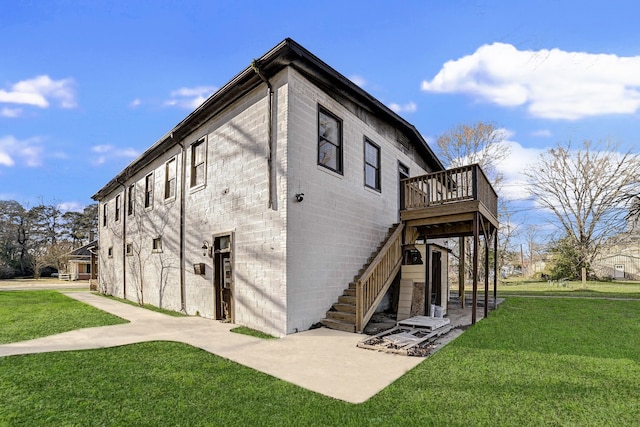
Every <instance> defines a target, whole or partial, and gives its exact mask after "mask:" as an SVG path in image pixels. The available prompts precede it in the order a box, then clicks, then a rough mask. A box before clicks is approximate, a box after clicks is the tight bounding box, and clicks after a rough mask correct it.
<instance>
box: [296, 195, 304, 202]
mask: <svg viewBox="0 0 640 427" xmlns="http://www.w3.org/2000/svg"><path fill="white" fill-rule="evenodd" d="M303 200H304V193H298V194H296V202H301V201H303Z"/></svg>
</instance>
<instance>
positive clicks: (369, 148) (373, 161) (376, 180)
mask: <svg viewBox="0 0 640 427" xmlns="http://www.w3.org/2000/svg"><path fill="white" fill-rule="evenodd" d="M364 185H366V186H367V187H369V188H373V189H374V190H378V191H380V147H378V146H377V145H376V144H374V143H373V142H371V141H369V140H368V139H366V138H365V140H364Z"/></svg>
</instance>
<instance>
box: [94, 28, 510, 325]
mask: <svg viewBox="0 0 640 427" xmlns="http://www.w3.org/2000/svg"><path fill="white" fill-rule="evenodd" d="M431 172H437V173H436V174H435V175H425V174H428V173H431ZM409 177H413V178H411V179H407V178H409ZM93 198H94V199H95V200H96V201H98V202H99V213H100V218H99V221H100V224H99V241H100V248H99V267H100V268H99V282H100V283H99V287H100V289H101V290H102V291H103V292H105V293H108V294H113V295H116V296H119V297H124V298H127V299H131V300H135V301H138V302H139V303H149V304H152V305H156V306H160V307H163V308H166V309H170V310H176V311H182V312H185V313H188V314H191V315H200V316H204V317H209V318H214V319H221V320H226V321H229V322H233V323H238V324H242V325H245V326H248V327H251V328H255V329H258V330H261V331H264V332H267V333H270V334H273V335H277V336H282V335H286V334H289V333H294V332H297V331H302V330H306V329H309V328H310V327H311V326H312V325H314V324H316V323H318V322H319V321H320V320H321V319H323V318H325V316H326V317H327V319H325V320H324V323H325V325H328V326H331V327H337V328H340V329H345V330H353V331H361V330H362V328H363V327H364V324H366V321H367V320H368V318H369V317H370V316H371V314H372V313H373V311H374V310H375V309H376V306H377V305H378V303H379V302H380V301H381V300H382V298H383V297H384V294H385V293H387V292H389V288H390V287H391V286H392V284H393V283H396V284H397V283H398V281H399V279H397V277H396V276H397V273H398V271H399V267H400V264H401V260H402V258H403V246H402V245H403V243H405V244H411V243H413V242H414V241H415V239H416V238H417V237H418V235H419V234H422V235H426V236H427V238H430V239H432V240H431V241H433V239H438V238H443V237H450V236H458V235H472V234H473V233H475V236H476V237H478V236H479V233H480V232H483V234H484V236H485V239H486V238H487V236H489V235H491V236H493V235H495V230H496V227H497V221H496V220H495V216H496V212H497V205H496V206H494V202H497V196H495V192H493V189H492V188H491V186H490V185H489V184H488V182H487V181H486V178H484V174H482V171H481V170H480V169H479V167H477V166H470V167H466V168H460V169H457V170H453V171H443V166H442V164H441V163H440V161H439V160H438V159H437V158H436V156H435V155H434V153H433V152H432V150H431V149H430V148H429V146H428V145H427V143H426V142H425V140H424V139H423V138H422V136H421V135H420V134H419V133H418V131H417V130H416V129H415V127H413V126H412V125H411V124H409V123H408V122H406V121H405V120H404V119H402V118H401V117H400V116H398V115H397V114H396V113H394V112H393V111H391V110H390V109H389V108H388V107H386V106H385V105H384V104H382V103H380V102H379V101H378V100H376V99H375V98H373V97H372V96H371V95H369V94H368V93H366V92H365V91H364V90H362V89H361V88H360V87H358V86H357V85H355V84H354V83H353V82H351V81H350V80H348V79H347V78H345V77H344V76H342V75H341V74H339V73H338V72H337V71H335V70H334V69H332V68H331V67H329V66H328V65H327V64H325V63H324V62H322V61H321V60H320V59H318V58H317V57H315V56H314V55H313V54H311V53H310V52H309V51H307V50H305V49H304V48H303V47H301V46H300V45H299V44H297V43H296V42H294V41H293V40H290V39H286V40H284V41H283V42H281V43H280V44H278V45H277V46H275V47H274V48H273V49H271V50H270V51H269V52H267V53H266V54H265V55H263V56H262V57H261V58H260V59H258V60H255V61H254V62H253V63H252V64H251V65H250V66H249V67H247V68H246V69H244V70H243V71H242V72H240V74H238V75H237V76H235V77H234V78H233V79H232V80H231V81H230V82H229V83H227V84H226V85H224V86H223V87H222V88H221V89H220V90H218V91H217V92H216V93H215V94H213V95H212V96H211V97H210V98H209V99H207V100H206V101H205V102H204V103H203V104H202V105H201V106H200V107H198V108H197V109H196V110H195V111H193V112H192V113H191V114H189V115H188V116H187V117H186V118H185V119H184V120H182V121H181V122H180V123H179V124H178V125H177V126H175V127H174V128H173V129H172V130H171V131H170V132H168V133H167V134H166V135H165V136H163V137H162V138H161V139H160V140H158V141H157V142H156V143H155V144H153V145H152V146H151V147H150V148H149V149H148V150H147V151H145V152H144V153H143V154H142V155H141V156H140V157H139V158H138V159H136V160H135V161H134V162H133V163H131V164H130V165H129V166H128V167H127V168H125V169H124V170H123V171H122V172H121V173H119V174H118V175H117V176H116V177H115V178H113V179H112V180H111V181H110V182H109V183H108V184H107V185H105V186H104V187H103V188H102V189H101V190H100V191H98V192H97V193H96V194H95V195H94V196H93ZM487 198H488V199H487ZM478 200H480V202H478ZM487 200H489V201H488V202H487ZM485 204H486V205H488V206H489V207H488V208H485V207H484V206H485ZM432 205H438V206H440V207H441V208H443V209H444V211H439V209H438V208H437V207H432ZM436 211H437V212H436ZM487 212H488V213H487ZM401 215H402V216H403V217H402V221H401ZM433 215H436V217H437V218H434V217H433ZM474 218H475V219H476V220H475V222H474ZM440 219H442V221H440ZM400 221H401V223H400V224H399V225H397V226H394V224H396V223H399V222H400ZM473 224H475V227H473ZM390 227H391V229H390ZM477 240H478V239H476V241H477ZM380 242H383V244H381V245H380V246H381V247H380V248H379V250H376V251H374V249H375V248H376V247H377V246H378V245H379V244H380ZM372 252H373V255H372ZM435 253H436V252H434V254H435ZM437 253H438V254H439V253H440V252H437ZM487 253H488V252H487ZM370 255H372V257H371V258H370ZM434 256H435V255H434ZM438 256H439V255H438ZM434 259H435V258H434ZM432 265H433V262H431V261H430V260H429V262H425V266H432ZM426 276H427V277H431V274H427V275H426ZM394 279H397V280H394ZM427 280H430V279H427ZM350 282H351V283H350ZM445 282H446V280H445ZM441 285H442V286H443V287H444V286H448V284H447V283H443V284H441ZM345 288H346V289H345ZM446 292H447V290H446V289H444V290H442V291H439V292H437V293H436V292H434V293H433V294H434V295H444V294H446ZM427 294H428V296H429V297H428V299H427V301H425V306H428V304H430V303H431V295H432V293H431V292H427ZM474 305H475V300H474ZM327 310H329V311H328V312H327ZM474 319H475V318H474Z"/></svg>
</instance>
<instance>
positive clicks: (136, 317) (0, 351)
mask: <svg viewBox="0 0 640 427" xmlns="http://www.w3.org/2000/svg"><path fill="white" fill-rule="evenodd" d="M65 294H66V295H68V296H69V297H71V298H74V299H76V300H78V301H82V302H84V303H87V304H89V305H92V306H94V307H96V308H99V309H101V310H103V311H106V312H108V313H111V314H114V315H116V316H119V317H121V318H123V319H127V320H129V321H130V322H131V323H128V324H123V325H114V326H102V327H97V328H86V329H79V330H75V331H70V332H64V333H61V334H57V335H52V336H49V337H44V338H38V339H34V340H30V341H22V342H18V343H11V344H4V345H0V356H12V355H20V354H30V353H46V352H52V351H70V350H86V349H95V348H105V347H115V346H120V345H126V344H133V343H138V342H146V341H178V342H183V343H186V344H189V345H192V346H194V347H198V348H201V349H203V350H206V351H208V352H210V353H213V354H216V355H218V356H221V357H224V358H227V359H230V360H233V361H235V362H237V363H240V364H242V365H245V366H248V367H250V368H253V369H256V370H258V371H261V372H264V373H267V374H269V375H272V376H274V377H276V378H279V379H282V380H284V381H288V382H290V383H293V384H296V385H298V386H300V387H304V388H306V389H309V390H312V391H315V392H317V393H321V394H324V395H326V396H330V397H333V398H336V399H340V400H344V401H347V402H351V403H361V402H364V401H366V400H367V399H369V398H370V397H372V396H374V395H375V394H376V393H378V392H379V391H381V390H382V389H383V388H385V387H387V386H388V385H389V384H391V383H392V382H393V381H395V380H396V379H398V378H399V377H400V376H402V375H403V374H404V373H406V372H408V371H409V370H411V369H412V368H414V367H415V366H416V365H418V364H419V363H420V362H422V361H423V360H424V359H422V358H419V357H406V356H399V355H394V354H387V353H377V352H374V351H368V350H363V349H359V348H357V347H356V344H357V343H358V342H359V341H360V340H361V339H362V338H363V336H362V335H359V334H351V333H346V332H340V331H334V330H331V329H326V328H320V329H314V330H310V331H305V332H300V333H297V334H293V335H288V336H286V337H284V338H280V339H274V340H263V339H260V338H254V337H250V336H246V335H241V334H236V333H233V332H229V330H230V329H232V328H233V327H234V326H236V325H230V324H225V323H220V322H217V321H214V320H209V319H203V318H200V317H172V316H167V315H165V314H161V313H156V312H153V311H150V310H147V309H143V308H140V307H135V306H131V305H129V304H124V303H121V302H118V301H115V300H111V299H108V298H104V297H102V296H99V295H94V294H91V293H88V292H65Z"/></svg>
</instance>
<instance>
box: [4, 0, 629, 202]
mask: <svg viewBox="0 0 640 427" xmlns="http://www.w3.org/2000/svg"><path fill="white" fill-rule="evenodd" d="M0 1H1V6H2V7H1V9H0V10H1V13H0V200H2V199H4V200H7V199H15V200H17V201H19V202H21V203H23V204H28V205H31V206H33V205H34V204H36V203H38V202H39V200H41V199H42V200H43V201H44V202H45V203H56V204H60V205H61V206H62V207H63V208H64V209H74V210H75V209H81V208H82V207H83V206H85V205H87V204H89V203H91V202H92V200H91V198H90V197H91V195H92V194H94V193H95V192H96V191H97V190H99V189H100V188H101V187H102V186H103V185H104V184H106V183H107V182H108V181H109V180H110V179H111V178H112V177H113V176H114V175H115V174H116V173H118V172H119V171H120V170H122V168H124V167H125V166H126V165H127V164H128V163H129V162H130V161H131V160H133V159H134V158H135V157H136V156H137V155H139V154H140V153H141V152H142V151H144V150H145V149H146V148H148V147H149V146H150V145H151V144H153V143H154V142H155V141H156V140H157V139H158V138H160V137H161V136H162V135H163V134H164V133H166V132H167V131H169V130H170V129H171V128H172V127H173V126H174V125H175V124H177V123H178V122H179V121H180V120H181V119H182V118H184V117H185V116H186V115H187V114H188V113H189V112H190V111H191V110H192V109H193V108H195V107H196V106H197V105H198V103H199V102H201V101H202V100H204V97H206V96H208V95H210V94H211V93H212V92H213V91H215V90H216V88H218V87H220V86H222V85H223V84H225V83H226V82H227V81H229V80H230V79H231V78H232V77H233V76H234V75H235V74H237V73H238V72H239V71H241V70H242V69H244V68H245V67H247V66H248V65H249V64H250V63H251V61H252V59H254V58H257V57H259V56H261V55H262V54H264V53H265V52H266V51H267V50H269V49H270V48H271V47H273V46H274V45H276V44H277V43H278V42H280V41H281V40H282V39H284V38H286V37H291V38H293V39H294V40H296V41H297V42H299V43H300V44H302V45H303V46H304V47H306V48H307V49H309V50H310V51H311V52H313V53H314V54H316V55H317V56H318V57H320V58H321V59H322V60H324V61H325V62H327V63H328V64H329V65H331V66H332V67H333V68H335V69H336V70H338V71H339V72H341V73H342V74H344V75H345V76H347V77H349V78H351V79H352V80H354V81H355V82H356V83H358V84H359V85H361V86H362V87H363V88H364V89H365V90H367V91H368V92H370V93H371V94H372V95H373V96H375V97H376V98H378V99H379V100H380V101H382V102H383V103H385V104H387V105H389V106H391V107H392V108H394V109H396V110H397V111H398V112H399V113H400V114H401V115H402V116H403V117H405V118H406V119H407V120H408V121H409V122H410V123H412V124H414V125H415V126H416V127H417V128H418V129H419V130H420V132H421V133H422V134H423V135H424V136H425V138H427V139H428V140H435V138H437V136H438V135H439V134H441V133H443V132H444V131H446V130H447V129H449V128H451V127H452V126H453V125H455V124H457V123H472V122H475V121H478V120H481V121H490V122H495V123H496V124H497V125H498V126H500V127H502V128H504V129H505V130H506V131H507V134H508V143H509V144H510V146H511V153H512V154H511V156H510V158H509V160H508V161H507V162H505V164H504V165H503V171H504V172H505V174H506V175H507V178H508V179H509V185H507V187H506V191H507V192H508V193H509V194H508V197H512V198H518V197H523V196H524V195H523V194H522V189H521V187H519V186H518V185H516V182H517V181H518V179H520V178H519V176H518V172H519V171H521V170H522V169H523V168H525V167H526V166H527V165H528V164H531V162H533V161H534V160H535V158H536V156H537V155H538V154H539V153H540V152H541V151H542V150H544V149H545V148H549V147H551V146H553V145H555V144H556V143H558V142H562V141H567V140H573V141H577V142H580V141H582V140H584V139H592V140H601V139H613V140H615V141H619V142H620V143H622V144H623V146H625V147H627V148H631V149H632V150H634V151H636V152H637V151H638V150H640V141H639V138H640V137H639V135H640V25H638V23H637V16H638V12H639V11H640V6H638V5H637V3H636V2H634V1H626V0H623V1H614V2H612V1H588V0H587V1H585V0H582V1H563V0H555V1H552V0H546V1H545V0H542V1H535V2H516V1H513V0H509V1H484V0H475V1H471V0H469V1H455V0H440V1H404V2H393V3H391V2H384V1H371V0H369V1H344V0H343V1H321V2H303V1H268V2H264V1H263V2H258V1H255V2H253V1H201V2H200V1H192V2H184V3H182V2H174V1H167V0H165V1H161V0H158V1H140V0H129V1H90V2H87V1H74V0H66V1H63V0H46V1H45V0H41V1H38V0H29V1H27V0H25V1H7V0H0Z"/></svg>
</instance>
